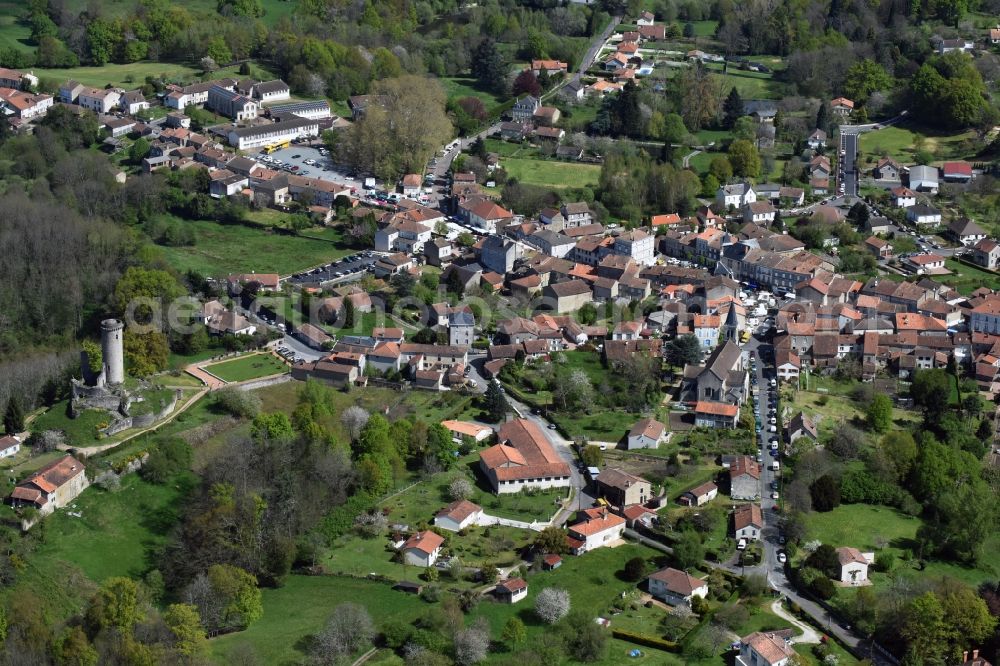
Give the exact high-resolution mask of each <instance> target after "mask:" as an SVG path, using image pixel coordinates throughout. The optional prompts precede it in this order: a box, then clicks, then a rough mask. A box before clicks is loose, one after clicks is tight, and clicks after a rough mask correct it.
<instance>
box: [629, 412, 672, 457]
mask: <svg viewBox="0 0 1000 666" xmlns="http://www.w3.org/2000/svg"><path fill="white" fill-rule="evenodd" d="M666 430H667V427H666V426H665V425H663V424H662V423H660V422H659V421H657V420H656V419H642V420H641V421H638V422H637V423H636V424H635V425H634V426H632V429H631V430H629V432H628V440H627V444H626V448H628V449H629V450H632V449H655V448H656V447H658V446H659V445H660V442H661V441H662V440H663V435H664V434H665V433H666Z"/></svg>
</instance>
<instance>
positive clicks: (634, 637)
mask: <svg viewBox="0 0 1000 666" xmlns="http://www.w3.org/2000/svg"><path fill="white" fill-rule="evenodd" d="M611 636H612V637H613V638H617V639H618V640H621V641H628V642H629V643H635V644H636V645H643V646H645V647H651V648H655V649H657V650H666V651H667V652H677V651H679V649H680V646H679V645H678V644H677V643H675V642H673V641H668V640H666V639H664V638H657V637H656V636H649V635H648V634H639V633H636V632H633V631H623V630H621V629H612V630H611Z"/></svg>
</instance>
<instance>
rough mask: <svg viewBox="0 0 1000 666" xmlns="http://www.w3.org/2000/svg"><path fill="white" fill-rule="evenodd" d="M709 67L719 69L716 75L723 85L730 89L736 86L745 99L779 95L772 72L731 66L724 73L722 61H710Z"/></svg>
mask: <svg viewBox="0 0 1000 666" xmlns="http://www.w3.org/2000/svg"><path fill="white" fill-rule="evenodd" d="M706 67H707V68H708V69H713V70H717V71H718V74H717V75H716V76H717V78H719V79H720V80H721V81H722V87H723V89H724V90H726V91H728V90H729V89H730V88H733V87H735V88H736V90H738V91H739V93H740V95H741V96H742V97H743V98H744V99H774V98H777V97H779V94H778V92H779V91H778V90H776V88H777V86H776V85H775V84H774V79H773V78H772V75H771V74H765V73H763V72H751V71H748V70H742V69H736V68H735V67H730V68H729V71H728V72H727V73H725V74H723V73H722V65H721V64H720V63H708V64H707V65H706Z"/></svg>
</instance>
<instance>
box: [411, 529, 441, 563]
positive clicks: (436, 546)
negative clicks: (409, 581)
mask: <svg viewBox="0 0 1000 666" xmlns="http://www.w3.org/2000/svg"><path fill="white" fill-rule="evenodd" d="M443 543H444V537H442V536H440V535H438V534H435V533H434V532H431V531H430V530H426V531H424V532H417V533H416V534H414V535H413V536H411V537H410V538H409V539H407V540H406V543H404V544H403V559H405V560H406V563H407V564H412V565H414V566H418V567H429V566H433V565H434V563H435V562H437V559H438V556H439V555H440V554H441V545H442V544H443Z"/></svg>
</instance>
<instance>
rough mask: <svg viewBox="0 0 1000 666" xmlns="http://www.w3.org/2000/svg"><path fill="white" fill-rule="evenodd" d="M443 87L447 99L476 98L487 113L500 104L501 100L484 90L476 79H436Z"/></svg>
mask: <svg viewBox="0 0 1000 666" xmlns="http://www.w3.org/2000/svg"><path fill="white" fill-rule="evenodd" d="M438 81H440V82H441V85H442V86H443V87H444V91H445V93H446V94H447V95H448V99H459V98H461V97H476V98H478V99H480V100H482V102H483V104H485V105H486V110H487V111H489V110H490V109H492V108H493V107H495V106H497V105H499V104H501V103H502V101H503V100H502V99H501V98H500V97H499V96H497V95H496V94H494V93H492V92H490V91H489V90H484V89H483V88H482V87H481V86H480V85H479V82H478V81H476V79H473V78H471V77H463V76H450V77H444V78H441V79H438Z"/></svg>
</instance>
